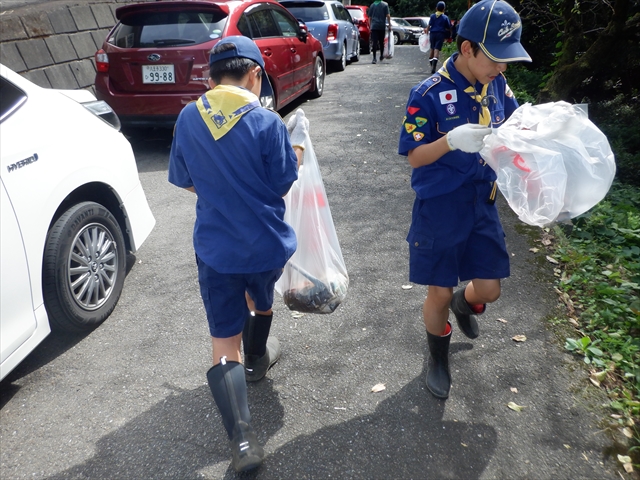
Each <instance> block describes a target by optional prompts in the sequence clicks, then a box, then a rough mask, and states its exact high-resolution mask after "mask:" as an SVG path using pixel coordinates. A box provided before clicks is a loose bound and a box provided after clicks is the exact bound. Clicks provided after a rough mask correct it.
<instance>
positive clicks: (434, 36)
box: [427, 2, 451, 73]
mask: <svg viewBox="0 0 640 480" xmlns="http://www.w3.org/2000/svg"><path fill="white" fill-rule="evenodd" d="M444 9H445V4H444V2H438V4H437V5H436V13H434V14H433V15H431V18H430V19H429V25H428V26H427V35H429V42H430V44H431V51H430V52H429V63H430V64H431V73H436V67H437V65H438V57H439V55H440V50H442V45H443V44H444V41H445V40H446V39H447V38H450V37H451V22H450V21H449V17H447V16H446V15H445V14H444Z"/></svg>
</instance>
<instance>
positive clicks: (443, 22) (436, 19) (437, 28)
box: [429, 13, 451, 33]
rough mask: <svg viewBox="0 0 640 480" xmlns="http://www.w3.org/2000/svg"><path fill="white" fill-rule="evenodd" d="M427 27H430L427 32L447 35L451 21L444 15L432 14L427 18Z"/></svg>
mask: <svg viewBox="0 0 640 480" xmlns="http://www.w3.org/2000/svg"><path fill="white" fill-rule="evenodd" d="M429 27H431V28H429V32H433V33H438V32H440V33H449V31H450V30H451V21H450V20H449V17H447V16H446V15H445V14H444V13H443V14H442V15H438V14H436V13H432V14H431V17H429Z"/></svg>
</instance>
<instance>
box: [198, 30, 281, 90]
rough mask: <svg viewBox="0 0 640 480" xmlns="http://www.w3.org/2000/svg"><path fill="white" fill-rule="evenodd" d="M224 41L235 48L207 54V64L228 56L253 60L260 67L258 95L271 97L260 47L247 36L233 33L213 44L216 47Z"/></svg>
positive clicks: (269, 84) (225, 58)
mask: <svg viewBox="0 0 640 480" xmlns="http://www.w3.org/2000/svg"><path fill="white" fill-rule="evenodd" d="M226 43H229V44H231V45H233V46H234V47H235V48H232V49H230V50H227V51H225V52H221V53H215V54H214V53H211V54H210V55H209V66H211V65H213V64H214V63H215V62H219V61H220V60H227V59H229V58H236V57H240V58H248V59H249V60H253V61H254V62H256V63H257V64H258V65H260V68H261V69H262V86H261V87H260V96H261V97H273V89H272V88H271V83H269V78H268V77H267V72H266V71H265V69H264V60H263V58H262V54H261V53H260V49H259V48H258V46H257V45H256V44H255V42H254V41H253V40H251V39H250V38H249V37H244V36H242V35H233V36H230V37H225V38H223V39H222V40H220V41H219V42H218V43H217V44H216V45H215V46H216V47H217V46H218V45H223V44H226ZM214 48H215V47H214Z"/></svg>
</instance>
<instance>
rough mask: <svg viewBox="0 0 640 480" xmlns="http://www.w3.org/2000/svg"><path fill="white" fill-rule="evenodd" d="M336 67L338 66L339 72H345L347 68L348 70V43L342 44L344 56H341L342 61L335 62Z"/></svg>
mask: <svg viewBox="0 0 640 480" xmlns="http://www.w3.org/2000/svg"><path fill="white" fill-rule="evenodd" d="M335 65H336V70H337V71H338V72H342V71H344V69H345V68H347V44H346V43H343V44H342V55H340V60H338V61H337V62H335Z"/></svg>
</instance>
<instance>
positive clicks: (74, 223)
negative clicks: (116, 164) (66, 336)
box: [42, 202, 126, 332]
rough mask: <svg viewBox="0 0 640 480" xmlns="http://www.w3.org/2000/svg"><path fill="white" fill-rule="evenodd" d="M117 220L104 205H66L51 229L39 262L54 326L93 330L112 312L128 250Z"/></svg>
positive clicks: (119, 289)
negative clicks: (69, 206) (41, 262)
mask: <svg viewBox="0 0 640 480" xmlns="http://www.w3.org/2000/svg"><path fill="white" fill-rule="evenodd" d="M125 249H126V247H125V243H124V237H123V236H122V231H121V230H120V226H119V225H118V222H117V220H116V219H115V218H114V216H113V215H112V214H111V212H110V211H109V210H107V209H106V208H105V207H103V206H102V205H99V204H97V203H94V202H83V203H79V204H77V205H74V206H73V207H71V208H69V209H68V210H67V211H66V212H64V214H62V216H61V217H60V218H59V219H58V220H57V221H56V222H55V223H54V224H53V226H52V227H51V229H50V230H49V234H48V237H47V243H46V246H45V251H44V259H43V265H42V277H43V290H44V303H45V307H46V309H47V314H48V315H49V320H50V322H51V326H52V327H53V328H59V329H61V330H66V331H70V332H81V331H86V330H91V329H93V328H95V327H97V326H98V325H100V324H101V323H102V322H104V321H105V320H106V319H107V317H108V316H109V315H110V314H111V312H112V311H113V309H114V308H115V306H116V303H118V300H119V298H120V294H121V293H122V286H123V284H124V277H125V268H126V255H125V254H126V252H125Z"/></svg>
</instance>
